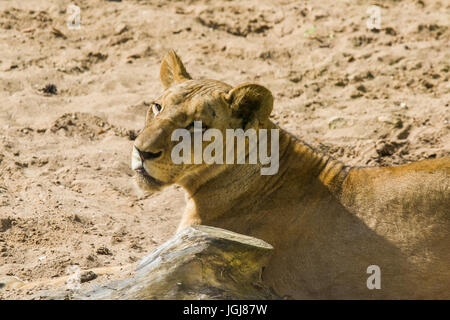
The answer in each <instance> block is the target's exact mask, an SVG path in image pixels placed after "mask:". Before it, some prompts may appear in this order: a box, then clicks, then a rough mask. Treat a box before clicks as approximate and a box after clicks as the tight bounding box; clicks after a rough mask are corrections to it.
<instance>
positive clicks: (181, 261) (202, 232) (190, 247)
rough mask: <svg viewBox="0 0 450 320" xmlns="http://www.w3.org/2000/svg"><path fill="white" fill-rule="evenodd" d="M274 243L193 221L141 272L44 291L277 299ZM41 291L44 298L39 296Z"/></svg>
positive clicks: (114, 295)
mask: <svg viewBox="0 0 450 320" xmlns="http://www.w3.org/2000/svg"><path fill="white" fill-rule="evenodd" d="M272 250H273V248H272V246H271V245H269V244H268V243H266V242H264V241H262V240H260V239H256V238H252V237H248V236H244V235H241V234H237V233H234V232H231V231H227V230H223V229H219V228H214V227H208V226H193V227H189V228H187V229H185V230H184V231H182V232H181V233H179V234H177V235H175V236H174V237H173V238H171V239H170V240H168V241H167V242H166V243H164V244H163V245H161V246H160V247H158V248H157V249H156V250H155V251H154V252H152V253H151V254H150V255H148V256H147V257H145V258H144V259H143V260H141V262H140V264H139V266H138V268H137V270H136V274H135V275H134V276H133V277H132V278H129V279H125V280H120V281H114V282H111V283H109V284H107V285H102V286H96V287H94V288H91V289H88V290H82V291H81V292H70V293H68V291H64V292H63V291H61V292H59V293H57V294H55V292H54V293H53V294H52V293H48V292H47V293H40V294H39V297H40V298H52V299H58V298H65V299H67V298H69V299H277V298H278V297H277V296H275V295H274V294H273V293H272V292H271V291H270V290H268V289H267V288H265V287H264V286H263V285H262V283H261V279H260V277H261V273H262V268H263V267H264V266H265V265H266V263H267V262H268V259H269V258H270V255H271V254H272ZM39 297H38V298H39Z"/></svg>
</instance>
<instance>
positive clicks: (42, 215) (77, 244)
mask: <svg viewBox="0 0 450 320" xmlns="http://www.w3.org/2000/svg"><path fill="white" fill-rule="evenodd" d="M70 3H73V4H76V5H78V6H79V7H80V8H81V28H80V29H79V30H70V29H68V27H67V25H66V19H67V18H68V12H67V11H66V8H67V6H68V5H69V4H70ZM370 4H378V5H379V6H380V7H381V14H382V16H381V18H382V20H381V30H379V31H378V32H374V31H370V30H368V29H367V27H366V21H367V19H368V16H369V14H368V13H367V12H366V10H367V8H368V7H369V5H370ZM449 21H450V6H449V3H448V2H446V1H431V0H419V1H378V2H368V1H332V0H324V1H314V2H313V1H298V0H296V1H287V0H285V1H256V0H252V1H246V2H243V1H234V2H232V1H224V0H218V1H207V0H202V1H194V0H191V1H186V2H181V1H170V2H169V1H167V2H166V1H162V0H161V1H137V0H130V1H128V0H123V1H121V2H109V1H105V0H90V1H87V0H84V1H73V2H69V1H62V0H61V1H44V0H29V1H8V0H3V1H1V2H0V30H1V32H0V99H1V100H0V101H1V103H0V219H1V224H0V277H2V276H7V275H9V276H17V277H19V278H20V279H22V280H24V281H27V282H31V281H37V280H41V279H47V278H49V279H50V278H56V277H60V276H63V275H65V273H66V269H67V267H68V266H71V265H78V266H80V268H81V269H83V270H84V269H89V268H94V267H108V266H120V265H127V264H129V263H132V262H135V261H137V260H138V259H140V258H142V257H143V256H144V255H146V254H147V253H149V252H150V251H152V250H153V249H154V248H155V247H156V246H157V245H159V244H161V243H162V242H164V241H165V240H167V239H168V238H170V237H171V235H172V234H173V233H174V231H175V229H176V226H177V223H178V221H179V218H180V215H181V212H182V210H183V206H184V194H183V191H182V190H181V189H180V188H179V187H176V186H174V187H170V188H168V189H166V190H164V191H162V192H159V193H154V194H150V195H145V194H142V193H141V192H140V191H139V190H137V189H136V188H135V186H134V185H133V182H132V179H131V176H132V175H133V172H132V171H131V170H130V168H129V163H130V150H131V146H132V144H133V141H132V139H133V138H134V136H135V134H136V133H137V132H138V131H139V130H140V129H141V128H142V126H143V122H144V113H145V110H146V108H147V106H148V102H149V101H151V100H152V98H153V97H155V96H157V95H159V94H160V93H161V91H162V86H161V84H160V82H159V64H160V61H161V58H162V57H163V56H164V54H165V53H166V52H167V51H168V49H170V48H174V49H175V50H176V51H177V53H178V54H179V55H180V56H181V57H182V59H183V61H184V62H185V65H186V67H187V69H188V70H189V72H190V73H191V75H193V76H194V77H196V78H213V79H217V80H223V81H225V82H227V83H230V84H232V85H238V84H240V83H244V82H257V83H259V84H262V85H264V86H266V87H268V88H269V89H270V90H272V92H273V94H274V97H275V107H274V112H273V119H274V120H275V121H277V122H278V123H279V124H280V125H281V126H282V127H284V128H285V129H287V130H289V131H291V132H292V133H294V134H295V135H297V136H298V137H300V138H301V139H302V140H304V141H305V142H307V143H308V144H310V145H312V146H313V147H316V148H318V149H320V150H322V151H323V152H328V153H330V154H331V155H333V156H334V157H335V158H337V159H340V160H342V161H344V162H346V163H347V164H351V165H362V166H364V165H390V164H401V163H406V162H410V161H415V160H419V159H426V158H432V157H441V156H443V155H449V154H450V123H449V121H450V119H449V118H450V117H449V115H450V113H449V110H450V107H449V103H450V85H449V68H450V50H449V45H450V41H449V40H450V30H449ZM52 85H54V86H52ZM55 89H56V92H55ZM121 276H123V274H119V273H113V274H111V275H103V276H100V277H98V278H97V279H95V280H93V281H91V282H88V283H89V284H90V283H94V282H97V283H98V282H103V281H106V280H108V279H116V278H119V277H121ZM32 294H33V290H15V291H5V290H3V291H0V298H29V297H31V296H32Z"/></svg>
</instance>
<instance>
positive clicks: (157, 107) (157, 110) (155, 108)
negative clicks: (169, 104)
mask: <svg viewBox="0 0 450 320" xmlns="http://www.w3.org/2000/svg"><path fill="white" fill-rule="evenodd" d="M162 109H163V108H162V106H161V105H160V104H158V103H154V104H153V105H152V111H153V114H154V115H155V116H157V115H158V114H160V113H161V111H162Z"/></svg>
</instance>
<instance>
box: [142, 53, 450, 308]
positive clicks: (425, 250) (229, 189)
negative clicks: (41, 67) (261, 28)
mask: <svg viewBox="0 0 450 320" xmlns="http://www.w3.org/2000/svg"><path fill="white" fill-rule="evenodd" d="M168 66H169V67H168ZM177 70H178V71H177ZM167 73H169V74H167ZM161 80H162V82H163V84H164V85H165V87H166V89H167V90H166V91H165V93H164V94H163V96H161V97H160V98H158V100H157V102H158V105H160V106H162V107H163V108H165V109H166V110H163V111H162V112H161V115H158V117H159V118H155V119H150V120H148V121H147V124H146V128H145V129H144V130H143V132H142V133H141V134H140V135H139V137H138V139H137V140H136V142H135V151H134V153H136V154H138V153H139V152H140V153H141V154H142V151H145V152H146V154H147V153H149V154H151V155H157V156H158V157H159V158H156V156H153V158H152V159H146V158H144V157H141V158H142V160H139V159H138V156H137V155H135V159H137V160H135V161H136V162H138V164H137V165H135V167H138V168H139V170H141V171H142V170H143V171H145V172H146V173H145V174H146V175H147V176H146V177H142V176H140V177H138V184H139V185H140V186H141V187H142V188H144V189H146V190H159V189H160V188H161V187H162V186H164V185H168V184H172V183H177V184H179V185H181V186H182V187H183V188H184V189H185V190H186V192H187V196H186V199H187V204H186V209H185V212H184V214H183V216H182V219H181V223H180V226H179V228H178V230H182V229H183V228H185V227H187V226H189V225H193V224H205V225H210V226H215V227H220V228H225V229H228V230H231V231H235V232H238V233H242V234H246V235H250V236H254V237H257V238H261V239H263V240H265V241H267V242H269V243H270V244H272V245H273V246H274V248H275V251H274V255H273V257H272V259H271V262H270V263H269V265H267V267H266V268H265V269H264V272H263V274H262V279H263V281H264V283H265V284H267V285H268V286H270V287H271V288H273V290H274V291H275V292H276V293H277V294H279V295H280V296H285V297H288V298H294V299H303V298H308V299H311V298H312V299H316V298H321V299H323V298H325V299H338V298H341V299H342V298H344V299H352V298H357V299H374V298H375V299H378V298H382V299H400V298H408V299H414V298H417V299H425V298H426V299H429V298H446V299H448V298H450V268H449V267H450V247H449V244H450V158H449V157H446V158H441V159H433V160H423V161H420V162H416V163H411V164H405V165H401V166H395V167H367V168H350V167H347V166H345V165H343V164H342V163H340V162H339V161H336V160H333V159H331V158H330V157H328V156H323V155H321V154H319V153H317V152H315V151H314V150H313V149H311V148H310V147H308V146H306V145H305V144H303V143H302V142H300V141H298V140H297V139H296V138H294V137H292V136H291V135H290V134H288V133H287V132H285V131H283V130H281V129H280V139H279V155H280V158H279V172H278V173H277V174H276V175H269V176H263V175H261V174H260V168H261V165H260V164H252V165H251V164H244V165H197V166H193V165H191V166H184V165H180V166H178V167H176V166H175V165H173V164H170V159H169V158H168V156H167V154H169V153H170V152H169V151H170V150H169V149H170V146H171V142H170V140H169V132H171V131H172V130H173V129H175V128H177V127H184V126H186V125H187V124H188V123H189V122H190V121H192V119H195V118H200V119H202V120H204V121H205V122H207V123H208V125H209V126H210V127H214V128H219V129H221V130H224V128H227V127H233V128H234V127H239V126H241V125H242V126H247V127H255V128H268V129H271V128H278V127H277V126H276V125H275V124H274V123H272V122H271V121H270V120H269V119H268V114H270V111H271V109H272V100H271V99H272V98H271V95H270V92H269V93H268V90H267V89H265V88H263V87H261V86H257V85H243V86H238V87H236V88H235V89H231V87H230V86H228V85H225V84H221V83H219V82H213V81H211V82H208V81H206V82H205V81H201V82H195V80H190V76H189V74H188V73H187V72H186V70H185V69H184V66H182V64H181V61H180V60H179V58H178V57H177V56H176V55H175V54H174V53H173V52H172V53H170V54H169V55H168V56H167V57H166V58H165V59H164V61H163V65H162V67H161ZM205 83H206V84H207V85H205ZM214 89H216V90H214ZM230 90H231V91H230ZM196 92H201V94H197V95H196V94H195V93H196ZM249 106H250V107H252V108H254V110H251V111H248V110H243V108H248V107H249ZM239 108H241V109H239ZM208 110H213V111H212V113H210V112H209V111H208ZM236 110H237V111H236ZM260 110H262V111H260ZM238 111H239V112H238ZM180 119H181V120H180ZM243 119H244V120H243ZM238 120H240V121H238ZM172 145H173V144H172ZM136 150H141V151H139V152H138V151H136ZM160 155H161V156H160ZM373 265H375V266H378V267H379V270H380V272H381V288H380V289H369V288H368V285H367V279H368V278H369V276H370V274H368V273H367V270H368V267H369V266H373Z"/></svg>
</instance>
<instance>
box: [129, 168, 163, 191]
mask: <svg viewBox="0 0 450 320" xmlns="http://www.w3.org/2000/svg"><path fill="white" fill-rule="evenodd" d="M134 181H135V182H136V184H137V186H138V187H139V188H140V189H142V190H144V191H148V192H155V191H160V190H162V189H163V188H164V187H165V186H166V184H165V183H164V182H162V181H160V180H158V179H156V178H154V177H152V176H150V175H149V174H148V173H147V172H146V171H145V170H143V172H138V171H136V175H135V176H134Z"/></svg>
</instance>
